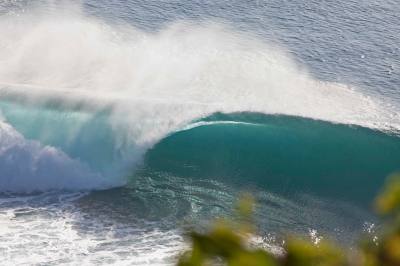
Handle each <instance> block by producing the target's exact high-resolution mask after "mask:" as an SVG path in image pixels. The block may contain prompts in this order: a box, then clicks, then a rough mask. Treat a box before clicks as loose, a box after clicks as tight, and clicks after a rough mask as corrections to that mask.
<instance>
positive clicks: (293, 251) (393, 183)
mask: <svg viewBox="0 0 400 266" xmlns="http://www.w3.org/2000/svg"><path fill="white" fill-rule="evenodd" d="M253 206H254V204H253V201H252V198H251V197H249V196H245V197H243V198H242V199H241V200H240V201H239V203H238V206H237V213H238V218H237V222H236V223H234V222H229V221H226V220H218V221H216V222H215V223H214V225H213V226H212V227H211V229H210V230H209V231H207V232H206V233H199V232H191V233H190V239H191V242H192V248H191V250H189V251H187V252H186V253H184V254H183V255H182V256H181V257H180V259H179V262H178V266H208V265H228V266H308V265H310V266H347V265H348V266H381V265H382V266H400V175H397V176H392V177H391V178H389V179H388V181H387V182H386V185H385V187H384V189H383V191H382V193H381V194H380V195H379V196H378V197H377V198H376V200H375V203H374V206H375V208H376V211H377V213H378V214H380V215H382V217H383V218H384V219H385V220H386V223H385V225H384V226H383V229H382V231H381V232H380V234H379V237H378V240H376V239H375V240H372V239H367V240H362V241H360V245H359V247H358V248H357V249H355V250H353V251H350V252H349V251H345V250H344V249H343V248H341V247H339V246H337V245H335V244H333V243H330V242H328V241H326V240H322V241H321V242H320V243H318V244H317V245H315V244H313V243H310V242H309V241H306V240H302V239H301V238H297V237H289V238H288V239H287V240H286V241H285V243H286V244H285V247H284V248H285V252H284V254H282V255H279V256H277V255H274V254H272V253H270V252H268V251H266V250H264V249H260V248H255V247H253V246H252V245H250V236H251V235H252V234H253V233H254V226H253V224H254V223H253V221H252V214H253Z"/></svg>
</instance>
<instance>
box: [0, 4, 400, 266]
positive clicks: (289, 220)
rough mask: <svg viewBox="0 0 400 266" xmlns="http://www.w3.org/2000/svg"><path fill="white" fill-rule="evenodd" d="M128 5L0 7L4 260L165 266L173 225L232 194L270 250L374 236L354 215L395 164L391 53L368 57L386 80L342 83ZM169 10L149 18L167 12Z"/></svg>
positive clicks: (213, 212) (234, 37)
mask: <svg viewBox="0 0 400 266" xmlns="http://www.w3.org/2000/svg"><path fill="white" fill-rule="evenodd" d="M125 4H127V5H128V7H129V8H128V9H127V10H130V11H129V12H128V11H126V12H128V14H129V15H127V14H125V13H124V12H122V11H121V9H120V8H121V5H122V6H123V5H124V2H123V1H121V2H118V1H116V3H114V4H111V3H109V4H107V3H103V2H101V1H100V2H99V3H95V2H94V3H92V2H91V1H88V2H81V3H78V4H77V3H71V2H68V1H67V2H62V3H56V2H53V1H37V2H36V1H34V2H29V1H27V2H25V1H5V2H4V3H2V4H0V11H1V12H0V14H1V16H0V35H1V38H0V226H1V227H0V240H1V241H0V243H1V244H0V257H2V258H3V259H4V261H7V263H6V264H9V265H15V264H18V265H26V264H34V265H43V264H68V265H76V264H78V263H79V264H82V263H83V264H117V265H124V264H125V265H132V264H135V265H143V264H150V265H156V264H160V265H165V264H171V263H173V262H174V260H175V256H177V254H179V252H181V251H182V250H183V249H184V248H185V245H186V244H185V241H184V239H183V232H184V231H185V228H186V227H187V226H190V225H193V224H194V225H196V226H200V227H201V226H203V225H204V224H206V223H207V222H208V221H209V220H210V219H211V218H213V217H215V216H226V215H228V216H229V213H230V207H231V206H232V204H233V202H234V201H235V198H236V197H237V196H238V193H240V191H247V190H250V191H252V192H253V193H254V195H255V196H256V198H257V200H258V201H259V205H260V206H259V208H258V211H257V217H258V219H257V220H258V222H259V224H260V234H261V235H260V239H261V241H260V242H261V243H260V244H261V245H264V246H265V247H266V248H268V249H272V250H280V247H281V244H282V243H281V237H282V232H287V231H293V232H296V233H302V234H304V233H305V234H309V235H310V241H314V240H315V239H314V238H315V237H316V234H318V236H317V237H322V238H324V237H328V238H334V239H337V240H338V241H340V242H343V243H344V244H345V245H349V246H351V244H352V241H354V239H355V238H356V237H357V236H358V235H359V234H360V233H361V232H366V233H373V229H374V227H375V223H376V218H375V217H374V216H373V215H372V214H371V213H370V212H369V211H368V204H369V202H370V201H371V199H372V198H373V195H375V193H376V192H377V191H379V188H380V186H381V185H382V184H383V181H384V178H385V177H386V176H387V175H388V174H390V173H392V172H394V171H396V170H398V169H399V167H400V160H399V158H400V138H399V131H400V105H398V101H397V100H398V99H399V92H398V88H397V87H396V84H398V82H397V81H398V79H396V78H395V77H396V75H395V74H396V73H397V71H398V68H397V67H398V64H399V60H398V55H399V54H398V52H399V50H398V48H397V50H396V47H397V46H395V45H394V46H393V45H392V46H391V43H392V42H390V41H388V43H389V44H388V46H389V47H393V48H392V50H391V51H392V56H389V55H387V54H385V53H384V52H383V53H384V56H383V57H382V60H384V61H385V60H386V61H387V60H390V59H392V61H391V63H390V64H389V68H388V69H389V71H391V72H390V75H394V76H395V77H394V78H392V79H390V82H392V83H390V82H389V83H388V82H387V81H386V80H385V79H384V78H382V79H381V80H380V81H379V82H376V81H375V80H374V78H372V75H373V73H374V71H372V72H371V73H370V76H371V79H370V80H369V83H368V84H367V85H365V84H363V83H357V79H355V81H353V82H348V83H346V82H343V81H342V80H340V79H336V80H335V79H334V78H332V77H330V78H323V76H324V73H323V71H322V72H321V73H316V71H315V69H314V68H313V67H310V66H309V65H308V64H311V66H313V65H314V66H315V65H317V64H320V63H321V62H322V63H323V64H326V67H327V68H329V67H331V66H330V63H329V62H328V63H326V62H325V63H324V60H319V63H314V61H313V60H314V58H313V59H309V61H308V63H304V62H302V60H299V59H298V58H297V57H296V53H293V51H295V50H296V49H298V48H293V49H292V47H290V45H289V44H290V41H289V44H287V43H286V42H285V41H282V40H280V39H279V38H272V37H270V36H269V34H271V32H268V31H267V33H268V34H264V35H262V34H260V32H258V31H251V30H248V29H249V27H250V26H251V25H252V24H251V23H248V24H246V23H245V24H244V25H246V27H243V25H242V24H241V23H239V22H237V23H236V22H235V21H233V23H232V22H230V23H227V22H226V21H225V20H224V18H223V16H222V15H221V16H222V17H221V16H216V15H215V18H214V19H211V18H210V19H201V20H194V19H193V18H186V17H185V16H183V17H180V16H178V18H179V19H171V18H170V17H167V18H166V19H165V23H159V21H158V19H155V18H152V16H151V15H149V14H148V17H146V16H145V17H141V16H142V15H140V14H138V13H137V12H139V13H140V12H144V10H145V9H143V7H144V6H143V4H138V3H136V2H135V3H134V2H132V3H125ZM170 4H171V3H169V2H165V3H159V4H155V6H152V7H153V8H154V9H151V8H150V10H152V11H148V10H147V12H150V13H151V14H153V13H152V12H154V14H156V13H157V10H158V9H161V10H164V11H163V12H166V13H165V14H169V15H171V14H170V13H168V12H172V13H173V14H175V13H174V12H176V14H181V13H180V12H181V11H179V10H178V9H177V10H175V11H170V9H169V5H170ZM182 4H183V5H189V7H187V8H188V9H189V10H190V8H191V7H193V8H194V7H195V6H196V5H193V6H190V4H189V3H188V2H186V1H184V3H182ZM242 4H243V3H242ZM242 4H240V3H239V4H238V5H240V6H241V5H242ZM253 4H254V6H253ZM258 4H260V3H258ZM104 5H105V6H104ZM249 5H250V6H251V8H250V9H252V10H253V11H254V10H256V9H257V7H259V6H257V4H256V3H252V4H249ZM150 7H151V5H150ZM204 8H205V9H207V8H211V7H207V6H204ZM327 8H332V7H327ZM348 8H349V10H352V8H353V6H352V5H351V4H349V7H348ZM365 8H368V6H367V7H365ZM382 8H385V6H384V4H382ZM211 9H212V8H211ZM228 9H229V10H231V9H232V10H234V7H229V8H228ZM102 12H104V13H102ZM107 12H111V13H113V14H114V12H115V13H118V14H119V12H120V14H121V17H119V16H116V17H117V19H110V17H111V18H112V17H113V16H110V14H108V13H107ZM182 12H183V11H182ZM315 12H316V13H317V14H319V13H318V12H320V11H318V10H317V11H315ZM332 12H339V11H338V10H333V11H332ZM176 14H175V15H176ZM182 14H186V13H185V12H183V13H182ZM221 14H222V13H221ZM186 15H187V14H186ZM171 16H172V15H171ZM298 16H299V19H301V18H303V16H301V15H298ZM131 17H133V18H137V19H138V20H137V21H136V20H135V19H133V21H131V20H129V19H126V18H131ZM172 17H174V16H172ZM205 17H206V16H205V15H204V18H205ZM235 17H236V18H240V15H239V14H235V13H233V18H235ZM257 17H258V18H263V16H262V15H261V14H257ZM143 20H144V21H145V22H146V23H147V24H146V23H145V25H147V27H143V24H142V23H143ZM260 21H261V22H259V23H260V25H262V26H263V25H264V26H265V24H263V23H264V22H262V20H260ZM156 22H157V23H156ZM153 23H155V24H157V26H154V25H153ZM235 23H236V24H235ZM265 23H266V22H265ZM321 23H322V22H321ZM158 24H160V25H158ZM320 26H321V27H325V26H324V25H323V24H321V25H320ZM271 27H273V25H272V26H271ZM250 28H251V27H250ZM277 29H279V27H277ZM342 30H345V28H343V29H342ZM297 34H299V36H300V35H302V34H301V33H297ZM265 35H266V36H267V37H268V38H267V37H265ZM387 38H388V40H392V38H397V39H398V37H396V36H391V37H390V36H388V37H387ZM397 39H396V40H397ZM304 49H305V50H307V49H311V50H312V49H315V50H312V53H314V54H318V53H322V52H323V51H324V49H318V48H312V47H311V48H310V47H304ZM368 49H370V48H369V47H368ZM368 49H367V50H368ZM342 52H343V51H342ZM305 53H306V52H305ZM338 53H340V52H338ZM343 55H344V57H345V56H346V52H343ZM348 56H349V57H351V56H350V55H348ZM363 56H364V58H365V55H364V54H361V55H360V56H359V57H357V60H358V59H359V58H362V57H363ZM346 60H348V59H346ZM354 62H357V61H356V60H354ZM346 64H347V65H346ZM343 65H344V66H345V67H344V68H345V70H346V71H345V72H349V71H350V70H352V69H353V70H354V68H355V66H354V65H352V64H349V63H348V62H343ZM366 65H367V66H368V67H372V66H370V65H371V62H368V63H366ZM324 67H325V65H324ZM346 67H347V68H346ZM377 68H378V66H377ZM310 69H311V70H310ZM378 70H379V71H380V69H378ZM354 72H356V74H355V75H356V76H357V70H354ZM361 72H363V71H360V73H361ZM332 73H335V75H338V74H337V73H339V74H340V73H341V72H340V71H337V72H335V71H333V72H332ZM385 73H386V74H388V73H389V72H385ZM342 74H343V73H342ZM386 74H385V75H386ZM362 75H363V73H361V74H358V76H357V77H361V76H362ZM388 75H389V74H388ZM333 76H334V75H333ZM343 76H345V74H343ZM367 81H368V80H367ZM385 82H387V83H385ZM377 83H378V84H381V85H383V86H379V88H377V87H378V86H376V85H375V84H377ZM385 84H386V87H387V93H386V91H385ZM392 84H394V85H392ZM371 88H372V89H371ZM375 88H377V89H375ZM289 166H290V167H289ZM365 180H368V181H367V182H366V181H365ZM361 184H362V186H360V185H361ZM22 254H23V255H22Z"/></svg>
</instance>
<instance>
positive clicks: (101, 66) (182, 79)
mask: <svg viewBox="0 0 400 266" xmlns="http://www.w3.org/2000/svg"><path fill="white" fill-rule="evenodd" d="M74 10H75V11H74V12H72V13H69V12H65V11H64V12H63V13H61V14H58V15H57V16H52V15H51V14H43V13H41V12H40V11H38V10H36V11H34V12H32V13H31V14H23V15H20V16H2V17H1V18H0V34H1V36H2V38H1V39H0V48H1V49H0V61H1V62H2V63H1V64H0V83H2V84H3V85H2V86H1V89H0V92H1V94H0V97H2V99H3V100H5V99H7V100H10V98H11V99H12V100H13V101H16V102H20V103H23V104H25V105H26V104H32V105H34V106H38V108H43V106H46V105H47V104H48V103H49V102H50V103H51V102H52V101H53V102H54V101H56V103H57V105H59V106H62V108H64V109H65V112H68V110H69V109H72V110H75V109H76V108H81V107H82V106H89V108H88V109H89V112H94V113H96V112H98V111H101V110H103V109H107V110H108V111H109V112H110V116H109V123H110V125H111V127H112V129H113V132H114V134H115V139H116V146H117V147H124V146H129V147H135V149H137V150H138V152H137V153H136V154H135V155H134V156H132V155H129V156H128V157H127V158H125V159H124V160H123V161H124V164H126V163H127V162H129V163H130V164H131V165H134V164H135V163H137V162H139V161H140V157H141V155H142V154H143V153H144V152H145V151H146V149H147V148H148V147H150V146H152V145H153V144H154V143H156V142H157V141H159V140H160V139H161V138H163V137H164V136H166V135H168V134H170V133H171V132H174V131H176V130H179V129H181V128H184V127H185V126H187V124H189V123H190V122H191V121H193V120H195V119H198V118H200V117H205V116H207V115H209V114H212V113H214V112H225V113H229V112H240V111H250V112H261V113H268V114H276V113H279V114H287V115H295V116H303V117H309V118H314V119H322V120H327V121H331V122H335V123H347V124H358V125H362V126H367V127H373V128H379V129H399V128H400V126H399V125H400V122H399V121H400V119H399V115H398V113H396V112H394V111H393V110H390V109H388V108H384V107H383V105H382V104H381V103H379V101H378V100H376V99H374V100H372V99H370V98H368V97H366V96H364V95H362V94H361V93H359V92H358V91H357V90H355V89H352V88H348V87H347V86H344V85H340V84H332V83H325V82H320V81H317V80H314V79H313V78H312V77H311V76H310V75H309V74H308V73H307V71H306V70H305V69H304V68H302V67H300V66H298V65H297V64H296V63H294V61H293V60H291V59H290V57H288V56H287V54H286V53H285V52H284V51H283V50H282V49H280V48H277V47H273V46H271V45H268V44H266V43H265V42H262V41H259V40H256V39H255V38H253V37H251V36H245V35H243V34H238V33H235V32H234V31H232V30H230V29H227V28H225V27H222V26H220V25H216V24H207V25H193V24H188V23H184V22H181V23H176V24H173V25H170V26H169V27H167V28H165V29H163V30H161V31H159V32H157V33H148V32H143V31H140V30H138V29H135V28H134V27H131V26H128V25H110V24H107V23H105V22H103V21H99V20H96V19H93V18H88V17H86V16H85V15H83V14H82V13H80V12H77V11H76V9H74ZM21 84H22V85H21ZM82 99H83V100H82ZM53 106H54V104H53ZM94 107H95V108H94ZM3 124H4V123H3ZM3 127H4V125H3ZM6 132H9V130H8V131H7V130H4V129H2V131H1V134H2V138H1V139H2V140H3V141H2V142H1V143H2V144H1V145H5V144H4V139H5V137H4V136H9V135H10V133H6ZM77 132H78V133H74V134H79V131H77ZM13 134H14V133H13ZM21 138H22V137H17V139H21ZM24 145H25V146H24V147H30V148H29V149H33V150H36V151H37V152H39V153H40V154H50V153H51V154H53V155H54V154H55V153H54V152H50V151H48V150H46V149H43V148H38V146H37V145H38V144H33V142H32V143H31V142H29V143H26V144H24ZM0 147H1V146H0ZM15 147H17V146H15ZM18 147H20V146H18ZM57 154H58V153H57ZM29 156H30V157H32V158H33V157H34V156H33V153H31V155H29ZM29 156H28V157H29ZM43 156H44V155H43ZM46 156H47V157H51V156H50V155H46ZM46 156H44V157H43V158H45V157H46ZM18 157H19V156H18ZM47 157H46V158H47ZM21 158H22V157H21ZM51 158H53V159H48V160H47V159H46V161H48V163H47V164H51V162H53V161H56V163H55V164H59V163H60V162H61V161H63V160H65V161H68V159H66V158H67V157H66V156H65V155H62V153H60V154H59V155H55V156H54V157H51ZM54 158H56V159H54ZM21 160H22V159H21ZM43 161H45V160H44V159H43ZM2 163H4V162H2ZM27 165H30V163H28V164H27ZM26 167H27V166H26ZM26 169H28V168H26ZM49 169H51V167H50V166H49ZM25 171H27V170H25ZM50 172H51V171H50ZM30 175H33V176H31V177H29V176H30ZM60 175H61V176H63V177H60V179H57V180H58V181H55V180H54V181H51V182H50V183H51V184H52V185H50V186H49V187H51V188H53V187H57V186H59V187H63V186H67V187H68V186H69V185H68V184H69V183H68V182H67V181H65V180H64V181H59V180H61V179H63V178H64V177H65V179H66V180H68V178H69V176H76V173H75V172H74V173H71V172H69V171H67V170H66V172H65V173H64V172H63V173H62V174H60ZM20 176H21V177H16V174H15V175H14V179H15V180H13V183H15V184H17V183H21V182H23V181H22V180H20V181H18V178H28V177H29V178H32V179H34V178H38V177H37V176H35V175H34V174H29V173H27V172H25V173H24V174H23V175H20ZM89 176H90V175H89ZM56 182H60V184H59V185H56ZM39 184H40V182H39ZM38 187H39V185H38ZM44 187H46V188H47V186H46V185H44ZM84 187H88V186H85V185H84ZM3 189H4V188H3Z"/></svg>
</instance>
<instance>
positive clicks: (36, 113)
mask: <svg viewBox="0 0 400 266" xmlns="http://www.w3.org/2000/svg"><path fill="white" fill-rule="evenodd" d="M0 108H1V111H2V115H3V116H4V117H5V119H6V121H7V123H10V124H11V125H12V126H13V127H14V128H15V129H16V130H17V131H19V132H20V133H21V134H23V135H24V137H25V138H27V139H33V140H38V141H39V142H40V143H42V144H44V145H51V146H54V147H56V148H58V149H60V150H62V151H63V152H65V153H66V154H67V155H68V156H70V157H71V158H73V159H78V160H79V161H81V162H84V163H86V164H87V165H88V166H89V167H90V168H92V169H93V170H95V171H100V172H102V173H105V174H109V173H110V172H112V171H114V170H115V169H114V166H115V165H118V163H119V162H121V161H124V160H126V156H127V154H128V155H129V154H134V153H135V149H137V147H135V146H133V145H129V144H125V143H129V142H124V141H121V136H123V138H126V137H129V135H128V134H126V132H125V133H124V132H116V131H115V129H113V127H112V125H111V124H110V115H109V112H108V111H107V110H104V111H102V112H97V113H90V112H85V111H80V110H76V111H65V110H61V109H57V108H38V107H32V106H31V107H29V106H22V105H19V104H13V103H9V102H2V103H1V105H0ZM193 123H194V124H193V126H192V127H191V128H188V129H185V130H182V131H179V132H175V133H172V134H170V135H169V136H167V137H165V138H164V139H162V140H161V141H160V142H159V143H158V144H156V145H154V146H153V147H152V148H151V149H150V150H148V151H147V153H146V154H145V156H144V161H143V163H142V170H141V174H145V173H146V172H152V173H154V172H162V173H167V174H170V175H171V176H175V177H183V178H185V177H190V178H201V179H204V178H205V179H210V180H213V179H215V180H218V181H223V182H224V183H228V184H232V185H234V186H237V187H238V189H240V190H246V189H251V188H253V187H257V188H262V189H265V190H266V191H271V192H274V193H280V194H284V195H286V196H290V195H292V194H297V193H301V194H304V193H306V194H307V193H310V194H315V195H317V196H322V197H325V198H333V199H339V200H345V201H350V202H353V203H358V204H359V205H364V206H366V205H368V204H369V203H370V202H371V200H372V198H373V197H374V195H376V193H377V191H378V190H379V189H380V188H381V186H382V184H383V182H384V179H385V177H386V176H387V175H389V174H390V173H393V172H395V171H396V170H399V168H400V137H399V136H398V135H395V134H387V133H384V132H380V131H375V130H371V129H367V128H362V127H358V126H351V125H343V124H332V123H329V122H323V121H317V120H312V119H306V118H300V117H290V116H282V115H265V114H260V113H235V114H221V113H216V114H214V115H212V116H209V117H207V118H204V119H201V120H198V121H194V122H193ZM196 125H197V126H196ZM124 175H125V176H132V177H131V178H133V179H134V178H135V174H132V173H131V172H125V173H124Z"/></svg>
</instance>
